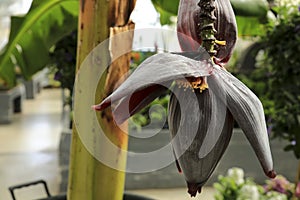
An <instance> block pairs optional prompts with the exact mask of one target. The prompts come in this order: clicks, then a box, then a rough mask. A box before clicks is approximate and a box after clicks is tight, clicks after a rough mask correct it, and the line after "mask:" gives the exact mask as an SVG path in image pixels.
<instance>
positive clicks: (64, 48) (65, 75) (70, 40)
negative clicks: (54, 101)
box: [50, 31, 77, 108]
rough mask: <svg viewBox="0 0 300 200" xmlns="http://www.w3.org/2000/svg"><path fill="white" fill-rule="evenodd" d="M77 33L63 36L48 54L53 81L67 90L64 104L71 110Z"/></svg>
mask: <svg viewBox="0 0 300 200" xmlns="http://www.w3.org/2000/svg"><path fill="white" fill-rule="evenodd" d="M76 47H77V31H73V32H72V33H71V34H69V35H67V36H65V37H64V38H63V39H61V40H60V41H58V42H57V43H56V44H55V47H54V50H53V51H52V52H51V53H50V58H51V60H50V69H51V71H52V73H54V79H55V80H57V81H59V82H60V86H61V87H62V88H65V89H67V90H68V92H69V93H68V96H67V98H66V100H65V102H64V104H65V105H66V104H67V105H69V106H70V108H72V95H73V86H74V81H75V66H76V49H77V48H76Z"/></svg>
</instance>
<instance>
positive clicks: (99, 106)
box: [92, 101, 111, 111]
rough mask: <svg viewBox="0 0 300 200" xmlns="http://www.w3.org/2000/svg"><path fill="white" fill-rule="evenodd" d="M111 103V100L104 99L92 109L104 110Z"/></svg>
mask: <svg viewBox="0 0 300 200" xmlns="http://www.w3.org/2000/svg"><path fill="white" fill-rule="evenodd" d="M110 105H111V102H110V101H102V102H101V103H100V104H97V105H93V106H92V109H93V110H96V111H102V110H104V109H105V108H107V107H108V106H110Z"/></svg>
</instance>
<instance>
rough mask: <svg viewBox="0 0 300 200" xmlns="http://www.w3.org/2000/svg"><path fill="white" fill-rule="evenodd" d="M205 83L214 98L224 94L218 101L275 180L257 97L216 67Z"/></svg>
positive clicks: (263, 119)
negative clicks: (224, 106) (222, 103)
mask: <svg viewBox="0 0 300 200" xmlns="http://www.w3.org/2000/svg"><path fill="white" fill-rule="evenodd" d="M207 81H208V84H209V87H210V89H211V90H213V91H214V93H215V94H217V95H218V94H222V93H224V92H225V94H226V98H225V99H224V98H222V97H220V98H221V99H222V100H223V101H224V103H225V104H226V105H227V106H228V108H229V110H230V112H231V113H232V115H233V117H234V119H235V120H236V121H237V123H238V124H239V126H240V128H241V129H242V130H243V132H244V133H245V135H246V137H247V139H248V140H249V142H250V144H251V146H252V148H253V149H254V151H255V153H256V156H257V157H258V159H259V161H260V163H261V165H262V167H263V170H264V172H265V174H266V175H267V176H269V177H271V178H274V177H275V176H276V174H275V172H274V170H273V160H272V155H271V150H270V145H269V138H268V133H267V128H266V122H265V116H264V110H263V106H262V104H261V102H260V100H259V99H258V97H257V96H256V95H255V94H254V93H253V92H252V91H251V90H250V89H249V88H248V87H246V86H245V85H244V84H243V83H242V82H241V81H239V80H238V79H237V78H235V77H234V76H233V75H232V74H230V73H229V72H227V71H226V70H224V69H223V68H221V67H219V66H215V69H214V70H213V73H212V75H211V76H210V77H208V78H207Z"/></svg>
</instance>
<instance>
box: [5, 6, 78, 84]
mask: <svg viewBox="0 0 300 200" xmlns="http://www.w3.org/2000/svg"><path fill="white" fill-rule="evenodd" d="M78 11H79V5H78V0H47V1H41V0H34V1H33V3H32V5H31V8H30V10H29V12H28V13H27V14H26V15H25V16H24V17H12V19H11V32H10V36H9V41H8V43H7V45H6V47H5V48H4V50H3V52H2V54H1V55H0V79H3V80H4V82H5V86H6V87H7V88H11V87H13V86H14V85H15V84H16V73H15V68H16V66H18V67H20V69H21V74H22V75H23V76H24V77H25V78H26V79H28V78H30V77H31V76H32V75H33V74H34V73H36V72H37V71H39V70H41V69H42V68H44V67H45V65H46V64H47V63H48V61H49V49H50V48H51V47H52V46H53V45H54V44H55V43H56V42H57V41H59V40H60V39H61V38H63V37H64V36H66V35H67V34H69V33H70V32H72V31H73V30H75V29H76V28H77V18H78Z"/></svg>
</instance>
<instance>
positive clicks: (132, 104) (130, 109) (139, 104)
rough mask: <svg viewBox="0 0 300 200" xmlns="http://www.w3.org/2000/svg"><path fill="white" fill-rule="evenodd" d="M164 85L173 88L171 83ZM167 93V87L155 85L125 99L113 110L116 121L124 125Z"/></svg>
mask: <svg viewBox="0 0 300 200" xmlns="http://www.w3.org/2000/svg"><path fill="white" fill-rule="evenodd" d="M163 85H165V86H171V83H166V84H163ZM166 91H167V87H164V86H162V85H156V84H155V85H151V86H149V87H147V88H146V89H144V90H139V91H137V92H134V93H133V94H132V95H128V96H126V97H124V98H123V99H121V100H120V102H119V104H118V105H117V106H116V108H115V109H114V110H113V115H114V120H115V121H116V123H117V124H122V123H123V122H124V121H125V120H127V119H128V118H129V117H131V116H132V115H134V114H135V113H137V112H138V111H140V110H141V109H143V108H144V107H145V106H147V105H148V104H149V103H151V102H152V101H153V100H154V99H156V98H157V97H159V96H160V95H162V94H164V93H165V92H166Z"/></svg>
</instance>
